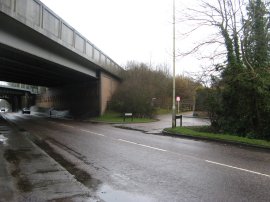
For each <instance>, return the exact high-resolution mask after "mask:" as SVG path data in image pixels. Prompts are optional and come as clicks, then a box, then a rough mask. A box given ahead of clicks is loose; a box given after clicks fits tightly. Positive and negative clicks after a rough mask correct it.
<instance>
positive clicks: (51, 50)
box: [0, 0, 122, 115]
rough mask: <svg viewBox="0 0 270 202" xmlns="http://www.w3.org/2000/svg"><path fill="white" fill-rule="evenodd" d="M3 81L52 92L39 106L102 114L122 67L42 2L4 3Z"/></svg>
mask: <svg viewBox="0 0 270 202" xmlns="http://www.w3.org/2000/svg"><path fill="white" fill-rule="evenodd" d="M0 25H1V26H0V80H1V81H7V82H16V83H24V84H31V85H37V86H46V87H49V90H47V91H46V92H45V93H44V94H42V95H40V96H39V97H38V99H37V102H36V104H37V105H38V106H40V107H45V108H50V107H55V108H69V109H70V110H71V111H73V113H77V114H78V115H80V114H83V113H84V114H85V113H86V112H87V113H88V115H96V114H102V113H103V112H104V110H105V109H106V104H107V102H108V101H109V100H110V98H111V95H112V93H113V92H114V91H115V89H116V88H117V86H118V84H119V81H120V76H119V75H120V74H119V73H120V71H121V69H122V68H121V67H120V66H119V65H118V64H116V63H115V62H114V61H113V60H112V59H111V58H110V57H108V56H107V55H106V54H105V53H103V52H102V51H101V50H100V49H98V48H97V47H96V46H95V45H94V44H92V43H91V42H90V41H88V40H87V39H86V38H85V37H83V36H82V35H81V34H80V33H78V32H77V31H76V30H75V29H74V28H73V27H71V26H70V25H68V23H67V22H65V21H64V20H63V19H61V18H60V17H59V16H57V14H55V13H54V12H53V11H51V10H50V9H49V8H48V7H46V6H45V5H44V4H43V3H41V2H40V1H39V0H0Z"/></svg>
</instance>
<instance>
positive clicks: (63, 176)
mask: <svg viewBox="0 0 270 202" xmlns="http://www.w3.org/2000/svg"><path fill="white" fill-rule="evenodd" d="M0 201H1V202H6V201H8V202H12V201H16V202H17V201H22V202H23V201H100V200H99V199H97V198H96V197H95V196H93V193H91V192H90V191H89V189H87V188H86V187H85V186H84V185H83V184H81V183H80V182H79V181H77V180H76V179H75V178H74V176H73V175H71V174H70V173H69V172H68V171H67V170H66V169H65V168H63V167H62V166H61V165H60V164H59V163H57V162H56V161H55V160H54V159H52V158H51V157H50V156H48V154H47V153H45V152H44V151H43V150H41V149H40V148H39V147H38V146H37V145H36V144H34V143H33V142H32V141H31V140H30V139H29V137H28V136H27V132H26V131H23V130H16V129H14V127H11V126H10V123H8V122H7V121H5V120H4V119H3V118H2V117H0Z"/></svg>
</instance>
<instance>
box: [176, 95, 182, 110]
mask: <svg viewBox="0 0 270 202" xmlns="http://www.w3.org/2000/svg"><path fill="white" fill-rule="evenodd" d="M180 100H181V98H180V96H177V97H176V101H177V104H178V114H179V102H180Z"/></svg>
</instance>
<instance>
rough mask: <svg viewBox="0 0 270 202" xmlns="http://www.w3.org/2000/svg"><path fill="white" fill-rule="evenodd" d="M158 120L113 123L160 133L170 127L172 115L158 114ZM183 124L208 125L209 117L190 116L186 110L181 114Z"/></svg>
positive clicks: (117, 125)
mask: <svg viewBox="0 0 270 202" xmlns="http://www.w3.org/2000/svg"><path fill="white" fill-rule="evenodd" d="M157 119H158V121H156V122H152V123H123V124H114V125H115V126H116V127H120V128H127V129H133V130H138V131H143V132H145V133H149V134H159V133H162V131H163V129H164V128H170V127H171V126H172V115H171V114H165V115H158V116H157ZM182 124H183V126H204V125H210V121H209V119H204V118H196V117H193V116H192V112H187V113H184V114H183V120H182ZM176 125H177V126H179V125H180V120H179V119H177V120H176Z"/></svg>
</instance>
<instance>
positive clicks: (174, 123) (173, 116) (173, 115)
mask: <svg viewBox="0 0 270 202" xmlns="http://www.w3.org/2000/svg"><path fill="white" fill-rule="evenodd" d="M172 99H173V104H172V128H175V126H176V121H175V114H176V112H175V0H173V96H172Z"/></svg>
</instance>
